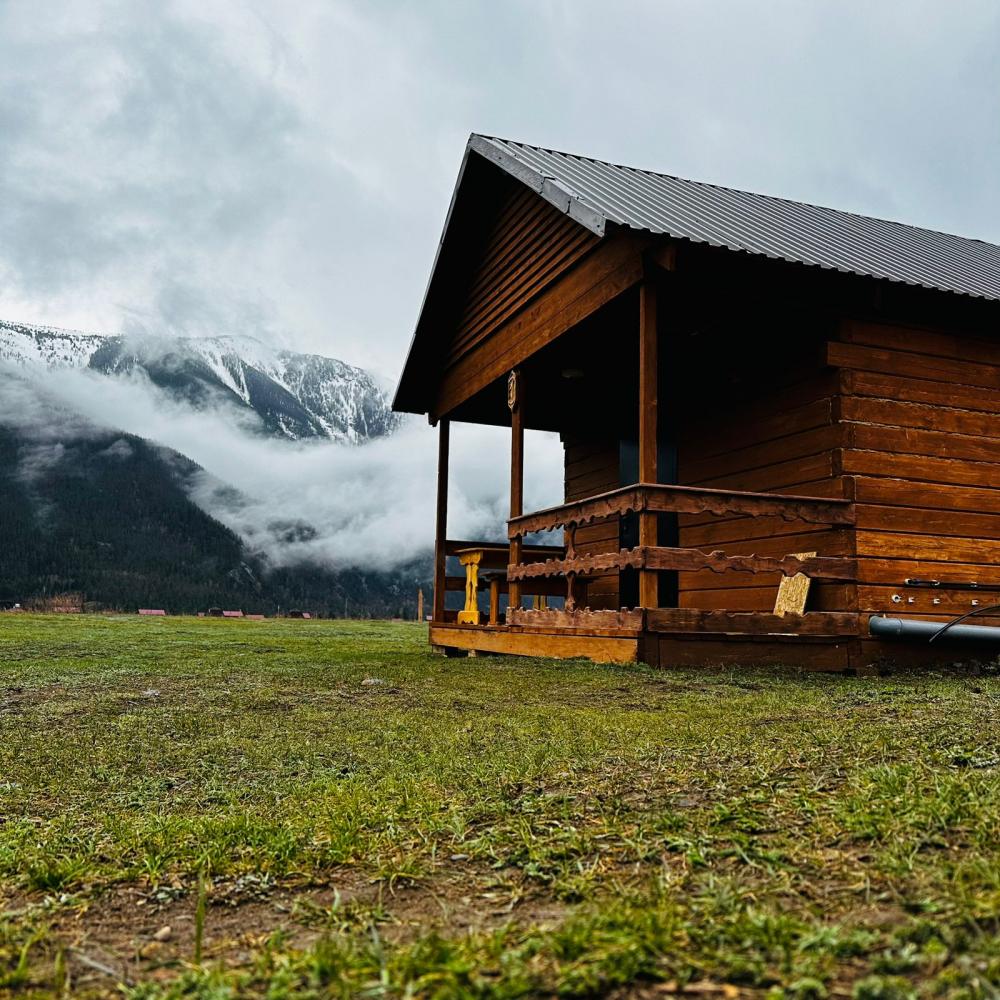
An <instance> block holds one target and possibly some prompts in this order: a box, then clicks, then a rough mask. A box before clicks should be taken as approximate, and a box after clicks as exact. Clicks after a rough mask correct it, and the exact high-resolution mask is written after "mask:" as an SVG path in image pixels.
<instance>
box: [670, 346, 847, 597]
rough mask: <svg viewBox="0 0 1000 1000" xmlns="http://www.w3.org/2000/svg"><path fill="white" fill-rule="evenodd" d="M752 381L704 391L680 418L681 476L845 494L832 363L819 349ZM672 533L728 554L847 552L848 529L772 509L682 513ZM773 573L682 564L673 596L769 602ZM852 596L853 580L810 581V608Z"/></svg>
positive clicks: (694, 482)
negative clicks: (749, 393)
mask: <svg viewBox="0 0 1000 1000" xmlns="http://www.w3.org/2000/svg"><path fill="white" fill-rule="evenodd" d="M755 384H756V386H757V390H756V391H755V395H754V397H753V398H752V399H739V398H737V399H734V400H732V401H731V402H729V403H726V402H720V401H718V400H717V399H713V398H709V399H706V400H705V401H704V402H703V403H702V405H701V407H700V408H695V409H694V411H693V412H689V413H688V414H686V415H685V416H684V417H683V418H682V420H681V421H679V425H680V430H679V442H678V478H679V481H680V482H681V484H683V485H688V486H710V487H716V488H720V489H736V490H751V491H760V492H767V493H771V492H773V493H791V494H800V495H803V496H816V497H842V496H843V495H844V485H843V481H842V479H841V477H840V475H839V470H838V469H837V468H836V462H835V456H836V452H837V449H838V447H839V445H840V435H841V430H840V428H839V427H838V425H837V420H836V414H837V407H838V392H839V384H838V380H837V377H836V373H835V372H834V371H832V370H830V369H828V368H827V367H826V366H825V365H824V364H823V362H822V359H820V358H816V359H815V360H814V361H813V362H812V363H810V364H806V365H802V366H799V367H798V369H797V370H796V371H794V372H787V371H782V370H781V369H780V368H778V367H775V368H774V369H773V370H772V371H771V373H770V374H768V375H765V376H758V378H757V379H755ZM724 398H725V397H723V399H724ZM679 540H680V544H681V545H682V546H690V547H692V548H698V549H702V550H704V551H711V550H713V549H722V550H723V551H725V552H726V553H727V554H728V555H737V554H738V555H743V554H748V553H757V554H758V555H769V556H782V555H788V554H790V553H793V552H816V553H817V554H819V555H821V556H846V555H850V554H851V553H850V546H851V536H850V532H849V531H845V530H837V529H832V528H828V527H824V526H822V525H808V524H803V523H802V522H797V521H791V522H789V521H783V520H782V519H781V518H776V517H756V518H750V517H738V518H718V517H712V516H709V515H682V516H681V517H680V530H679ZM780 579H781V577H780V575H779V574H762V573H761V574H747V573H725V574H719V573H713V572H711V571H705V572H700V573H681V574H680V577H679V599H678V603H679V606H680V607H682V608H703V609H720V610H730V611H771V610H773V608H774V601H775V597H776V596H777V591H778V584H779V582H780ZM852 605H853V592H852V587H851V585H848V584H843V583H840V584H833V583H829V584H828V583H814V584H813V588H812V593H811V595H810V601H809V607H810V608H811V609H814V610H824V611H847V610H851V608H852Z"/></svg>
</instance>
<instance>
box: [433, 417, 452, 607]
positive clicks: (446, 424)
mask: <svg viewBox="0 0 1000 1000" xmlns="http://www.w3.org/2000/svg"><path fill="white" fill-rule="evenodd" d="M450 438H451V422H450V421H449V420H442V421H441V422H440V423H439V425H438V478H437V519H436V522H435V529H434V609H433V613H432V615H431V618H432V620H433V621H435V622H443V621H444V594H445V571H446V564H447V554H446V548H445V543H446V542H447V540H448V445H449V441H450Z"/></svg>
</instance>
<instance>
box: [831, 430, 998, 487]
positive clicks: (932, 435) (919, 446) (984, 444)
mask: <svg viewBox="0 0 1000 1000" xmlns="http://www.w3.org/2000/svg"><path fill="white" fill-rule="evenodd" d="M844 427H845V430H846V431H847V432H848V437H847V439H846V440H845V447H848V448H855V449H857V450H859V451H884V452H890V453H891V454H894V455H925V456H927V457H929V458H957V459H962V460H966V461H970V462H996V461H997V459H998V458H1000V446H998V445H997V442H996V441H995V440H994V439H992V438H985V437H972V436H970V435H966V434H951V433H948V432H946V431H936V430H934V431H928V430H918V429H917V428H915V427H875V426H872V425H870V424H845V425H844ZM983 482H988V480H983Z"/></svg>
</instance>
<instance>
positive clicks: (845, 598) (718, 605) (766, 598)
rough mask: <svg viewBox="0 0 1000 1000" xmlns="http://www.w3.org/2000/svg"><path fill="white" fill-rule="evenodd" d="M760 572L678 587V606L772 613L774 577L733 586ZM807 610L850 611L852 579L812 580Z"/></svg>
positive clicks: (852, 605)
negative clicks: (698, 586)
mask: <svg viewBox="0 0 1000 1000" xmlns="http://www.w3.org/2000/svg"><path fill="white" fill-rule="evenodd" d="M763 578H764V577H763V574H761V575H758V576H753V577H742V578H741V577H738V576H737V575H736V574H732V575H730V576H728V577H725V578H723V579H722V580H720V579H719V577H716V587H717V588H724V589H715V590H711V589H698V590H694V589H689V590H682V591H681V594H680V600H679V604H680V606H681V607H682V608H701V609H703V610H708V611H720V610H725V611H765V612H769V613H773V611H774V597H775V594H776V593H777V591H778V579H777V578H771V579H768V582H767V583H765V584H764V585H763V586H760V585H758V586H737V583H740V584H743V583H744V582H746V581H749V582H751V583H753V582H756V581H760V580H762V579H763ZM809 603H810V611H851V610H853V609H854V608H855V607H856V606H857V597H856V590H855V586H854V584H852V583H822V582H819V581H814V582H813V585H812V587H811V588H810V595H809Z"/></svg>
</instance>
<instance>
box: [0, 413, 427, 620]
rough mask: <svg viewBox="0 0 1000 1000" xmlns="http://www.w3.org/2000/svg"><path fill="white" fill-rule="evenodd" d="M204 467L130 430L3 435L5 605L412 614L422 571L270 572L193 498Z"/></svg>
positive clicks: (1, 595) (1, 593) (1, 586)
mask: <svg viewBox="0 0 1000 1000" xmlns="http://www.w3.org/2000/svg"><path fill="white" fill-rule="evenodd" d="M199 471H200V470H199V467H198V466H197V465H195V464H194V463H193V462H191V461H190V460H188V459H186V458H184V457H183V456H182V455H179V454H177V453H176V452H172V451H170V450H168V449H165V448H160V447H157V446H155V445H153V444H151V443H149V442H148V441H145V440H143V439H141V438H137V437H134V436H132V435H128V434H121V433H106V434H97V435H94V436H91V437H88V438H83V439H77V440H73V441H72V442H70V443H66V444H63V443H59V442H54V441H48V440H41V441H39V440H31V439H27V438H25V437H23V436H21V435H19V434H17V433H16V432H13V431H11V430H10V429H6V428H2V427H0V599H7V600H27V599H29V598H32V597H44V596H47V595H54V594H60V593H66V592H82V593H83V594H84V597H85V600H87V601H88V602H90V603H91V604H92V605H94V606H99V607H105V608H118V609H121V610H127V611H128V610H135V609H137V608H139V607H162V608H166V609H167V610H168V611H171V612H175V613H179V612H195V611H199V610H204V609H205V608H207V607H210V606H223V605H224V606H226V607H233V608H242V609H243V610H246V611H258V612H263V613H269V614H273V613H276V612H278V611H279V610H287V609H289V608H291V607H299V608H304V609H306V610H310V611H313V612H315V613H319V614H323V615H343V614H344V613H345V610H346V611H347V612H348V613H349V614H352V615H372V616H379V617H386V616H388V617H393V616H397V615H404V616H408V617H412V616H413V615H415V613H416V590H417V587H418V585H419V583H420V580H421V578H422V577H423V576H424V575H425V574H424V573H422V572H421V569H422V568H423V567H418V566H413V567H409V568H407V569H403V570H398V571H396V572H393V573H372V572H366V573H360V572H358V571H355V570H345V571H343V572H331V571H329V570H324V569H318V568H310V567H307V566H297V567H295V569H294V570H284V569H277V570H270V569H269V567H268V566H267V565H266V564H265V563H264V562H263V561H262V560H261V559H259V558H257V557H255V556H253V555H252V554H250V553H248V552H247V550H246V548H245V546H244V545H243V543H242V542H241V540H240V539H239V538H238V537H237V536H236V535H235V534H234V533H233V532H232V531H230V530H229V529H228V528H226V527H225V526H224V525H222V524H220V523H219V522H218V521H216V520H214V519H213V518H212V517H210V516H209V515H208V514H206V513H205V512H204V511H202V510H201V509H200V508H199V507H197V506H196V505H195V504H194V503H192V502H191V500H190V499H189V498H188V495H187V492H186V490H185V481H186V479H187V478H188V477H190V476H193V475H194V474H196V473H197V472H199ZM425 586H426V584H425Z"/></svg>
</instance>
